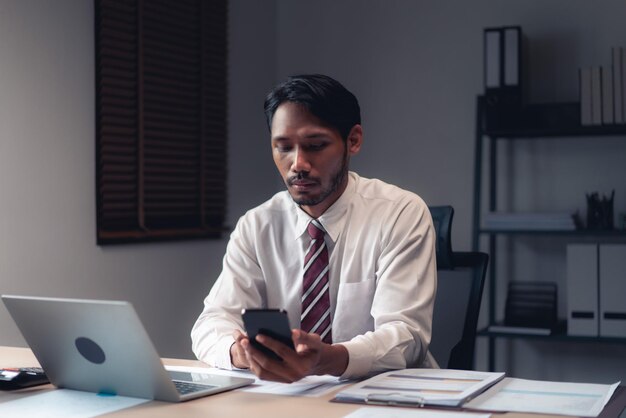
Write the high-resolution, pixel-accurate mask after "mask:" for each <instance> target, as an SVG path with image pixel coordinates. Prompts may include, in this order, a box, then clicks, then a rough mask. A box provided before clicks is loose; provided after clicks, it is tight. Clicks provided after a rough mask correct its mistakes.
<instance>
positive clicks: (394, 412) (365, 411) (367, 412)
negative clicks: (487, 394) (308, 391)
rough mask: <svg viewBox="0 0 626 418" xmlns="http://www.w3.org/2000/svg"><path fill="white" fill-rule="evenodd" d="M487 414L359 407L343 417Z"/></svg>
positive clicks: (479, 417) (470, 417)
mask: <svg viewBox="0 0 626 418" xmlns="http://www.w3.org/2000/svg"><path fill="white" fill-rule="evenodd" d="M490 416H491V415H489V414H474V413H467V412H447V411H433V410H432V409H429V410H424V409H400V408H367V407H365V408H360V409H357V410H356V411H354V412H353V413H351V414H348V415H346V416H345V417H344V418H489V417H490Z"/></svg>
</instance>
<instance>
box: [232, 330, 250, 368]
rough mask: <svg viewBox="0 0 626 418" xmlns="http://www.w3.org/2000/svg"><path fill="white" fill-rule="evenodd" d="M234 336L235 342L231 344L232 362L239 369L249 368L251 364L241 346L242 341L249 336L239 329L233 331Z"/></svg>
mask: <svg viewBox="0 0 626 418" xmlns="http://www.w3.org/2000/svg"><path fill="white" fill-rule="evenodd" d="M233 338H235V342H234V343H233V345H231V346H230V362H231V363H232V365H233V366H235V367H237V368H238V369H249V368H250V364H249V363H248V359H247V358H246V351H245V350H244V349H243V347H242V346H241V341H243V340H244V339H245V340H247V339H248V337H246V336H245V335H244V334H243V333H242V332H241V331H239V330H237V331H235V332H234V333H233Z"/></svg>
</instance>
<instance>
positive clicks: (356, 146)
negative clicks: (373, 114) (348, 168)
mask: <svg viewBox="0 0 626 418" xmlns="http://www.w3.org/2000/svg"><path fill="white" fill-rule="evenodd" d="M362 143H363V128H362V127H361V125H354V126H353V127H352V129H350V132H349V133H348V139H347V141H346V145H347V147H348V154H349V155H355V154H357V153H358V152H359V151H360V150H361V144H362Z"/></svg>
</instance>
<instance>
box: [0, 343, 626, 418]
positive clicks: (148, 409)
mask: <svg viewBox="0 0 626 418" xmlns="http://www.w3.org/2000/svg"><path fill="white" fill-rule="evenodd" d="M164 363H165V364H168V365H175V366H192V367H202V366H206V365H205V364H204V363H201V362H200V361H195V360H177V359H164ZM36 365H38V363H37V360H36V359H35V357H34V356H33V354H32V352H31V351H30V349H27V348H16V347H1V346H0V367H28V366H36ZM53 388H54V386H52V385H46V386H39V387H34V388H30V389H25V390H23V391H24V392H26V391H29V392H41V391H42V390H43V391H45V390H53ZM619 389H623V388H622V387H620V388H619ZM624 392H626V391H624ZM8 393H10V392H7V393H2V392H0V401H1V400H2V398H3V397H5V396H8ZM332 397H333V395H332V394H330V395H326V396H322V397H316V398H309V397H290V396H280V395H265V394H256V393H247V392H241V391H231V392H225V393H220V394H217V395H213V396H207V397H205V398H200V399H195V400H193V401H189V402H182V403H166V402H157V401H152V402H148V403H145V404H142V405H139V406H137V407H134V408H129V409H125V410H122V411H119V412H116V413H114V414H109V415H106V416H111V417H113V416H114V417H134V418H137V417H151V418H159V417H164V418H165V417H167V418H170V417H179V416H184V417H202V418H207V417H211V418H222V417H223V418H239V417H254V418H339V417H343V416H345V415H347V414H349V413H350V412H352V411H354V410H356V409H358V408H360V407H362V405H349V404H339V403H331V402H328V401H329V400H330V399H332ZM621 398H624V396H622V397H621ZM368 408H377V407H376V406H368ZM606 409H609V408H608V406H607V408H606ZM620 411H621V409H620ZM601 416H604V414H602V415H601ZM493 417H502V418H529V417H531V418H542V417H544V418H557V417H561V416H559V415H538V414H516V413H507V414H495V413H494V414H493Z"/></svg>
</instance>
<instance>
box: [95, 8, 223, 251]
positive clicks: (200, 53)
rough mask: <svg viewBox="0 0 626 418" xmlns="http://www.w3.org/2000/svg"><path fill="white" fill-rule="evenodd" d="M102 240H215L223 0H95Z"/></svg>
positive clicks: (219, 224)
mask: <svg viewBox="0 0 626 418" xmlns="http://www.w3.org/2000/svg"><path fill="white" fill-rule="evenodd" d="M95 4H96V25H95V26H96V125H97V126H96V131H97V134H96V140H97V144H96V154H97V155H96V159H97V161H96V163H97V224H98V231H97V237H98V243H99V244H107V243H116V242H133V241H146V240H160V239H180V238H192V237H219V236H220V235H221V232H222V231H223V229H224V218H225V210H226V137H227V132H226V105H227V103H226V99H227V98H226V62H227V56H226V54H227V51H226V21H227V6H226V0H176V1H170V0H96V3H95Z"/></svg>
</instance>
